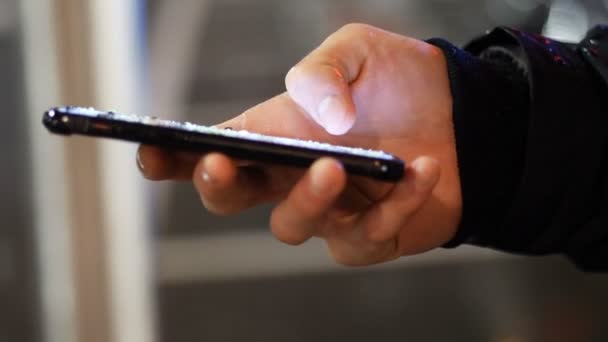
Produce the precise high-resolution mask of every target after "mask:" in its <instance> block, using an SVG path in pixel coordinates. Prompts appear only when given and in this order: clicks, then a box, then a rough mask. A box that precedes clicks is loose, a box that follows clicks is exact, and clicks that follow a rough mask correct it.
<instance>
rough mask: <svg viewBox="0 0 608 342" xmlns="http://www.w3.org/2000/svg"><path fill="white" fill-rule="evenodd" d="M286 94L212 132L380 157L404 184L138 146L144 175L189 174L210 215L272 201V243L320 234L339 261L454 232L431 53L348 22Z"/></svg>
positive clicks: (451, 148)
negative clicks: (366, 151)
mask: <svg viewBox="0 0 608 342" xmlns="http://www.w3.org/2000/svg"><path fill="white" fill-rule="evenodd" d="M286 87H287V93H284V94H281V95H278V96H277V97H275V98H272V99H270V100H268V101H266V102H264V103H262V104H260V105H258V106H256V107H254V108H251V109H250V110H248V111H246V112H245V113H243V114H241V115H239V116H237V117H236V118H234V119H232V120H229V121H228V122H225V123H223V124H221V125H220V126H221V127H226V126H229V127H231V128H233V129H246V130H249V131H253V132H258V133H262V134H269V135H277V136H288V137H294V138H302V139H310V140H319V141H325V142H329V143H334V144H340V145H349V146H360V147H366V148H372V149H380V150H384V151H387V152H389V153H392V154H394V155H396V156H399V157H401V158H402V159H404V160H406V161H407V162H410V163H409V165H408V166H407V169H406V172H405V178H404V179H403V180H402V181H401V182H399V183H396V184H392V183H383V182H377V181H373V180H369V179H365V178H362V177H350V176H347V175H346V174H345V172H344V170H343V169H342V168H341V166H340V164H339V163H338V162H337V161H335V160H333V159H329V158H322V159H320V160H318V161H317V162H315V163H314V164H313V165H312V166H311V167H310V168H309V169H308V170H300V169H292V168H287V167H283V166H276V165H259V164H252V163H248V162H241V161H235V160H232V159H230V158H228V157H226V156H224V155H221V154H217V153H211V154H208V155H206V156H204V157H202V158H200V157H199V156H194V155H191V154H187V153H181V152H178V153H169V152H167V151H163V150H159V149H157V148H154V147H149V146H142V147H141V148H140V151H139V154H138V160H139V161H140V164H141V165H142V166H143V172H144V175H145V176H146V177H148V178H150V179H190V178H191V179H192V181H193V182H194V184H195V186H196V189H197V190H198V192H199V194H200V196H201V200H202V201H203V203H204V204H205V206H206V207H207V208H208V209H209V210H210V211H212V212H215V213H218V214H232V213H236V212H239V211H241V210H243V209H246V208H249V207H251V206H254V205H257V204H261V203H264V202H274V203H277V205H276V207H275V208H274V209H273V211H272V215H271V218H270V226H271V229H272V231H273V233H274V235H275V236H276V237H277V238H278V239H279V240H281V241H283V242H286V243H289V244H299V243H302V242H304V241H306V240H307V239H309V238H310V237H312V236H318V237H320V238H323V239H324V240H325V241H326V242H327V244H328V247H329V250H330V252H331V254H332V255H333V256H334V258H335V259H336V260H337V261H338V262H340V263H343V264H347V265H367V264H372V263H378V262H383V261H388V260H391V259H395V258H397V257H399V256H402V255H410V254H416V253H420V252H424V251H427V250H429V249H432V248H435V247H438V246H441V245H442V244H444V243H445V242H447V241H448V240H449V239H450V238H451V237H452V236H453V235H454V234H455V232H456V228H457V226H458V223H459V221H460V215H461V210H462V209H461V207H462V204H461V202H462V199H461V194H460V182H459V177H458V169H457V160H456V151H455V139H454V133H453V124H452V98H451V93H450V88H449V83H448V78H447V67H446V63H445V59H444V56H443V54H442V52H441V51H440V50H439V49H437V48H435V47H434V46H432V45H429V44H426V43H424V42H421V41H418V40H414V39H411V38H407V37H404V36H400V35H397V34H394V33H390V32H386V31H382V30H380V29H378V28H374V27H371V26H367V25H360V24H351V25H347V26H345V27H343V28H342V29H340V30H339V31H337V32H336V33H334V34H333V35H331V36H330V37H329V38H328V39H327V40H326V41H324V42H323V43H322V44H321V46H319V47H318V48H317V49H316V50H315V51H313V52H312V53H311V54H310V55H309V56H307V57H306V58H304V59H303V60H302V61H301V62H300V63H299V64H298V65H296V66H295V67H294V68H293V69H292V70H290V72H289V73H288V74H287V77H286ZM320 126H321V127H323V128H324V129H323V128H321V127H320Z"/></svg>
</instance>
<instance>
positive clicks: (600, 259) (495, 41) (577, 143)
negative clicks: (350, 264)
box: [431, 28, 608, 271]
mask: <svg viewBox="0 0 608 342" xmlns="http://www.w3.org/2000/svg"><path fill="white" fill-rule="evenodd" d="M431 42H433V41H431ZM584 44H592V43H590V42H588V41H587V42H584ZM595 44H596V45H597V42H595ZM436 45H438V46H442V45H441V44H436ZM493 46H498V47H507V48H508V49H509V50H510V51H518V53H519V54H520V55H519V58H518V61H519V63H520V64H521V65H522V68H523V69H524V70H525V72H526V79H527V81H528V84H529V105H528V107H527V109H524V113H519V114H514V115H513V116H512V117H509V119H507V122H506V123H505V122H503V123H502V125H501V127H502V128H501V129H499V127H497V123H488V122H487V121H489V120H490V119H488V117H487V116H488V114H489V113H492V112H493V110H491V108H502V107H503V106H504V104H503V101H507V102H511V101H515V103H519V102H520V100H519V97H515V98H513V97H512V94H513V91H510V92H503V90H502V87H500V86H498V87H497V86H496V85H495V84H490V83H487V84H486V87H487V88H489V89H491V90H488V89H485V90H484V92H481V93H480V94H485V93H487V92H490V91H492V92H495V93H500V92H502V93H503V94H504V95H505V96H506V97H511V98H505V99H502V100H501V101H498V102H497V103H487V104H485V105H484V107H485V108H490V110H486V111H485V113H481V112H479V111H478V109H479V105H478V104H473V102H475V100H471V99H475V96H473V95H467V94H475V92H476V88H479V85H473V84H472V83H475V81H476V80H477V79H479V78H481V79H483V76H475V77H474V76H471V75H467V74H471V73H472V74H481V73H485V71H484V70H483V69H480V68H479V67H477V65H476V64H475V63H473V62H471V57H470V56H479V55H481V54H482V53H483V52H484V51H486V50H487V49H488V48H489V47H493ZM600 47H601V45H600ZM583 48H586V45H583V43H582V44H581V45H579V46H578V48H572V47H571V46H568V45H566V44H561V43H559V42H556V41H553V40H550V39H547V38H544V37H541V36H536V35H531V34H527V33H524V32H520V31H516V30H512V29H506V28H499V29H496V30H494V31H492V32H491V33H489V34H488V35H486V36H484V37H482V38H480V39H478V40H475V41H473V42H472V43H470V44H469V45H468V46H467V47H466V48H465V50H466V52H464V51H463V50H459V49H456V48H447V47H445V45H443V47H442V49H443V50H444V52H445V53H446V56H448V64H449V66H448V68H449V69H450V81H451V85H452V92H453V96H454V98H455V105H454V123H455V131H456V139H457V149H458V158H459V168H460V173H461V179H462V181H463V184H462V187H463V206H464V207H463V220H462V223H461V226H460V229H459V231H458V235H457V236H456V237H455V239H454V241H452V243H451V244H449V245H450V246H452V245H457V244H459V243H462V242H471V243H473V244H476V245H482V246H488V247H492V248H497V249H500V250H504V251H509V252H515V253H522V254H530V255H542V254H550V253H563V254H566V255H568V256H569V257H570V258H571V259H572V260H573V261H574V262H575V263H577V265H579V267H581V268H583V269H586V270H594V271H608V184H607V176H606V174H607V170H606V165H605V164H606V154H607V151H606V149H607V146H608V145H607V142H608V133H607V132H608V108H607V99H608V91H607V88H606V83H605V81H604V79H603V78H602V77H601V76H602V75H601V74H600V73H599V72H598V67H597V65H593V63H594V62H595V63H596V64H597V63H600V64H599V65H600V67H601V66H602V61H601V59H600V60H599V62H598V59H597V58H596V59H593V60H591V59H590V58H589V54H593V53H594V51H592V50H589V49H588V48H587V49H586V50H585V49H583ZM598 51H600V50H599V48H598ZM596 52H597V51H596ZM463 80H464V81H463ZM461 88H465V89H461ZM457 98H458V99H457ZM482 102H485V101H482ZM484 115H485V116H484ZM524 117H525V118H524ZM522 119H523V120H524V121H525V122H524V121H522ZM497 130H500V132H498V133H497V134H492V133H495V132H496V131H497ZM482 132H486V133H485V134H487V135H486V136H484V133H482ZM488 135H490V137H489V138H488ZM476 144H485V145H487V146H488V150H485V147H484V148H483V149H482V148H479V147H476V146H475V145H476ZM496 146H510V147H511V148H503V149H501V148H496ZM516 151H519V152H516ZM479 152H486V153H490V154H493V156H492V157H491V158H486V156H485V155H480V154H479ZM504 153H507V158H508V160H510V161H514V164H513V167H512V169H511V170H509V169H508V168H507V169H503V168H502V167H498V165H503V166H504V161H503V164H500V162H498V164H497V161H496V159H497V158H498V157H497V156H496V154H504ZM518 156H519V157H518ZM485 163H490V165H484V164H485ZM503 170H504V172H503ZM486 172H491V173H490V174H488V173H486ZM492 177H495V178H494V180H492ZM496 177H498V179H497V178H496ZM502 177H505V178H506V179H505V180H503V179H500V178H502ZM506 184H509V185H510V186H512V188H506ZM505 189H506V191H505ZM495 191H502V192H503V193H505V195H504V196H503V197H500V196H498V195H497V194H494V192H495ZM497 198H499V199H500V198H502V200H499V201H496V199H497Z"/></svg>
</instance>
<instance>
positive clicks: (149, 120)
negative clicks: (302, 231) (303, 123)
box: [42, 107, 405, 182]
mask: <svg viewBox="0 0 608 342" xmlns="http://www.w3.org/2000/svg"><path fill="white" fill-rule="evenodd" d="M42 122H43V124H44V125H45V126H46V127H47V129H48V130H49V131H51V132H53V133H56V134H64V135H70V134H79V135H87V136H94V137H105V138H113V139H120V140H126V141H132V142H137V143H143V144H148V145H154V146H158V147H163V148H168V149H174V150H181V151H188V152H199V153H207V152H221V153H224V154H226V155H228V156H230V157H233V158H240V159H248V160H252V161H260V162H267V163H274V164H282V165H287V166H296V167H308V166H310V165H311V164H312V163H313V162H314V161H315V160H317V159H319V158H321V157H324V156H326V157H332V158H335V159H337V160H339V161H340V162H341V163H342V165H343V166H344V169H345V170H346V171H347V172H348V173H349V174H353V175H359V176H366V177H371V178H374V179H377V180H381V181H387V182H396V181H399V180H400V179H401V178H402V177H403V174H404V167H405V163H404V162H403V161H402V160H400V159H399V158H397V157H395V156H393V155H391V154H388V153H386V152H383V151H377V150H368V149H363V148H357V147H347V146H339V145H331V144H327V143H322V142H317V141H307V140H300V139H291V138H284V137H275V136H269V135H263V134H258V133H252V132H248V131H243V130H241V131H237V130H231V129H222V128H217V127H210V126H202V125H197V124H193V123H190V122H178V121H171V120H162V119H158V118H155V117H150V116H138V115H129V114H121V113H115V112H106V111H99V110H96V109H93V108H84V107H56V108H52V109H50V110H48V111H47V112H45V113H44V115H43V119H42Z"/></svg>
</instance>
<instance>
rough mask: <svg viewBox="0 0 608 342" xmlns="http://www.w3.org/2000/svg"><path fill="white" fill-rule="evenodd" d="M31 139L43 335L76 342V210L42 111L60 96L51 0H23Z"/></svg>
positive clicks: (61, 147) (60, 151)
mask: <svg viewBox="0 0 608 342" xmlns="http://www.w3.org/2000/svg"><path fill="white" fill-rule="evenodd" d="M19 5H20V8H19V10H20V14H21V18H20V22H21V34H22V38H23V56H24V70H25V88H26V97H27V104H26V109H27V112H28V113H29V115H28V138H29V146H30V155H31V162H30V165H31V167H32V170H31V178H32V189H34V190H35V196H34V212H35V215H34V224H35V231H36V249H37V259H38V271H39V277H38V279H39V283H40V285H39V286H40V299H41V303H40V308H41V311H42V312H41V315H40V316H41V321H42V322H41V323H42V335H43V336H42V337H43V339H44V340H45V341H48V342H76V341H78V338H77V329H78V328H77V324H78V320H77V313H76V307H75V292H76V288H75V282H74V274H73V265H72V238H71V233H72V232H71V227H73V225H72V222H73V221H72V220H71V213H72V212H71V208H70V193H69V191H68V190H69V184H67V183H69V180H68V178H67V173H66V172H67V168H66V159H67V157H66V149H65V144H64V143H63V142H62V141H61V140H58V139H51V140H48V139H46V137H47V136H48V135H47V133H46V132H44V129H43V127H42V125H41V124H40V118H41V116H40V111H41V110H42V109H43V108H45V107H47V106H48V105H49V104H50V103H57V101H58V100H59V98H60V91H59V86H58V85H59V78H58V74H59V72H58V68H57V66H58V60H57V56H58V46H57V40H56V38H57V37H56V36H55V34H54V33H55V32H56V31H55V25H54V24H55V20H54V19H55V18H54V17H53V15H49V14H50V13H53V1H52V0H21V1H19Z"/></svg>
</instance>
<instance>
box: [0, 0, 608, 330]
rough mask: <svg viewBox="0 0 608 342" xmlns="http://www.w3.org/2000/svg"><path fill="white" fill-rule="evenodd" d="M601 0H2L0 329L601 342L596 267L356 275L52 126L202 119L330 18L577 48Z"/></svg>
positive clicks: (310, 42) (601, 288) (559, 262)
mask: <svg viewBox="0 0 608 342" xmlns="http://www.w3.org/2000/svg"><path fill="white" fill-rule="evenodd" d="M607 16H608V1H574V0H555V1H542V0H471V1H457V0H373V1H372V0H351V1H348V0H325V1H322V0H308V1H297V0H293V1H291V0H257V1H244V0H179V1H178V0H173V1H169V0H149V1H145V0H86V1H83V0H0V61H1V62H0V75H1V77H2V82H0V89H1V90H0V103H1V104H2V117H3V122H4V124H3V125H1V126H0V155H2V156H3V161H2V163H0V165H1V167H0V189H1V190H2V191H1V192H0V302H1V303H2V305H1V306H0V340H2V341H53V342H54V341H57V342H59V341H61V342H70V341H88V342H89V341H120V342H122V341H125V342H126V341H129V342H137V341H163V342H164V341H172V342H176V341H279V340H280V341H372V340H373V341H384V340H395V339H407V340H411V341H435V340H457V341H460V340H462V341H606V340H608V324H606V323H608V291H606V289H608V277H607V276H605V275H590V274H583V273H581V272H579V271H577V270H576V269H574V267H573V266H572V265H571V264H570V263H568V262H567V261H566V260H564V259H562V258H560V257H543V258H521V257H515V256H509V255H504V254H501V253H497V252H493V251H488V250H483V249H478V248H470V247H468V248H467V247H463V248H458V249H456V250H437V251H434V252H432V253H428V254H425V255H423V256H416V257H412V258H404V259H402V260H398V261H396V262H393V263H389V264H386V265H381V266H375V267H369V268H364V269H352V268H344V267H340V266H337V265H335V264H334V262H333V261H332V260H331V259H330V258H329V257H328V256H327V252H326V250H325V247H324V246H323V244H322V243H320V242H319V241H310V242H308V243H306V244H305V245H303V246H301V247H287V246H284V245H281V244H280V243H278V242H277V241H275V240H274V239H273V238H272V236H271V235H270V233H269V232H268V228H267V218H268V213H269V208H267V207H263V208H257V209H255V210H251V211H248V212H246V213H243V214H242V215H238V216H235V217H230V218H221V219H220V218H216V217H213V216H211V215H209V214H207V213H206V212H205V211H204V209H203V208H202V206H201V205H200V203H199V201H198V198H197V195H196V193H195V192H194V190H193V189H192V187H191V186H190V185H189V184H176V183H150V182H145V181H143V180H142V179H141V177H140V176H139V175H138V172H137V170H136V167H135V161H134V158H135V148H136V147H135V146H134V145H133V144H126V143H120V142H98V141H93V140H92V139H85V138H77V137H70V138H67V139H66V138H63V137H57V136H51V135H50V134H48V133H47V132H46V131H44V130H43V128H42V125H41V124H40V119H41V115H42V112H43V111H44V110H46V109H47V108H49V107H51V106H54V105H58V104H76V105H87V106H88V105H92V106H98V107H100V108H104V109H114V110H117V111H123V112H134V113H147V114H153V115H157V116H160V117H163V118H170V119H180V120H181V119H184V120H190V121H194V122H199V123H202V124H212V123H216V122H218V121H221V120H224V119H227V118H229V117H231V116H233V115H235V114H238V113H239V112H241V111H242V110H244V109H246V108H247V107H249V106H251V105H253V104H255V103H258V102H260V101H262V100H264V99H266V98H268V97H270V96H273V95H275V94H277V93H279V92H281V91H282V90H283V77H284V75H285V73H286V71H287V70H288V69H289V68H290V67H291V66H292V65H293V64H295V63H296V62H297V61H298V60H299V59H300V58H301V57H303V56H304V55H306V54H307V53H308V51H310V50H311V49H313V48H314V47H315V46H316V45H318V44H319V43H320V42H321V41H322V40H323V38H324V37H326V36H327V35H329V34H330V33H332V32H333V31H335V30H336V29H338V28H339V27H340V26H342V25H344V24H346V23H349V22H353V21H358V22H366V23H370V24H374V25H377V26H380V27H383V28H385V29H388V30H393V31H396V32H399V33H403V34H407V35H410V36H414V37H418V38H429V37H433V36H440V37H444V38H448V39H450V40H451V41H453V42H455V43H457V44H463V43H465V42H466V41H468V40H470V39H471V38H473V37H475V36H477V35H480V34H482V33H483V32H484V31H485V30H487V29H489V28H492V27H495V26H498V25H508V26H513V27H517V28H521V29H524V30H528V31H531V32H536V33H543V34H545V35H548V36H550V37H553V38H557V39H561V40H565V41H577V40H578V39H580V38H581V37H582V36H583V35H584V33H585V31H586V30H587V29H588V28H589V27H591V26H592V25H594V24H596V23H600V22H604V23H605V22H606V21H607V20H606V19H607Z"/></svg>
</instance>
